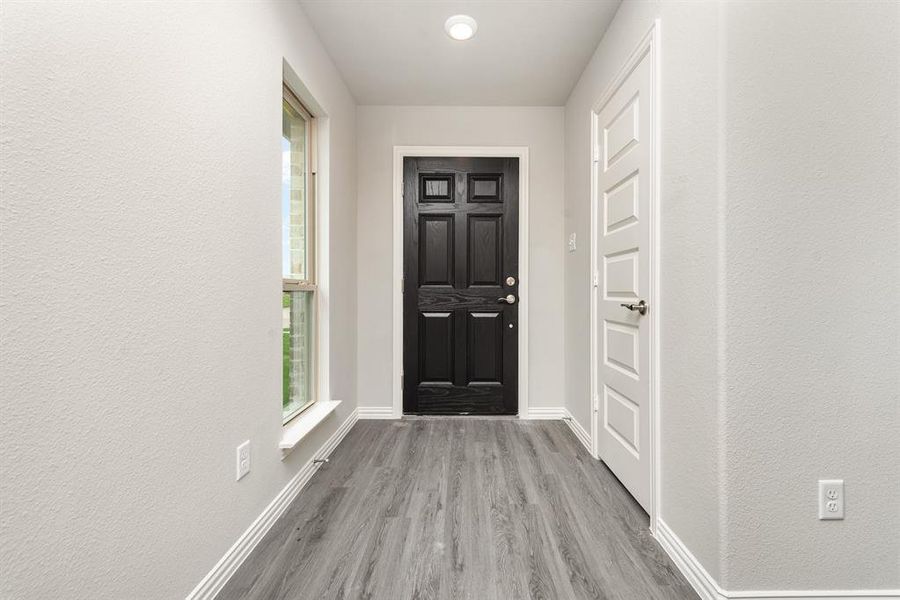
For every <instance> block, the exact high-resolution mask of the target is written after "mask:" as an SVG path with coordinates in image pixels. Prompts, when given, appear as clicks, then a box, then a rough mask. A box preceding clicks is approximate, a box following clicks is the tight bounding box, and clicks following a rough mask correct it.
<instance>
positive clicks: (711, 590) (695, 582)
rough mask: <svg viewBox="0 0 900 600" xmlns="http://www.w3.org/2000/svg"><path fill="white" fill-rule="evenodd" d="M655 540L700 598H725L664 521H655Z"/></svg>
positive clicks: (713, 599) (715, 599)
mask: <svg viewBox="0 0 900 600" xmlns="http://www.w3.org/2000/svg"><path fill="white" fill-rule="evenodd" d="M655 535H656V540H657V541H658V542H659V545H660V546H662V547H663V550H665V551H666V554H668V555H669V558H671V559H672V562H674V563H675V566H676V567H678V570H679V571H681V574H682V575H684V578H685V579H687V581H688V583H690V584H691V587H693V588H694V591H696V592H697V595H699V596H700V600H725V598H726V596H725V595H724V594H725V592H724V591H723V590H722V588H720V587H719V584H718V583H716V580H715V579H713V578H712V576H711V575H710V574H709V573H708V572H707V571H706V569H704V568H703V565H702V564H700V561H699V560H697V559H696V558H695V557H694V555H693V554H691V551H690V550H688V549H687V546H685V545H684V544H683V543H682V541H681V539H679V537H678V536H677V535H675V532H674V531H672V530H671V529H670V528H669V526H668V525H666V523H665V521H663V520H662V519H657V521H656V534H655Z"/></svg>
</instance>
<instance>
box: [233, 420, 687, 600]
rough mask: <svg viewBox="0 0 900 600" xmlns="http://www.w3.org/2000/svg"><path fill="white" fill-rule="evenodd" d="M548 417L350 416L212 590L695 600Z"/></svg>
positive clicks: (391, 597)
mask: <svg viewBox="0 0 900 600" xmlns="http://www.w3.org/2000/svg"><path fill="white" fill-rule="evenodd" d="M647 527H648V518H647V515H646V514H645V513H644V512H643V511H642V510H641V509H640V507H639V506H638V505H637V503H635V501H634V500H633V499H632V498H631V496H629V495H628V493H627V492H626V491H625V489H624V488H623V487H622V486H621V484H620V483H619V482H618V480H616V478H615V477H614V476H613V475H612V474H611V473H610V472H609V470H608V469H607V468H606V467H605V466H604V465H603V463H601V462H599V461H595V460H593V459H592V458H591V457H590V456H589V455H588V454H587V452H586V451H585V450H584V448H583V447H582V446H581V444H580V443H579V442H578V441H577V439H576V438H575V436H574V435H573V434H572V433H571V431H569V429H568V427H567V426H566V425H565V424H564V423H562V422H559V421H519V420H502V419H474V418H467V419H414V420H404V421H360V422H359V423H357V424H356V425H355V426H354V428H353V429H352V430H351V431H350V433H349V434H348V435H347V437H346V438H345V439H344V441H343V442H342V443H341V444H340V446H338V448H337V449H336V450H335V451H334V453H333V454H332V455H331V462H330V463H328V464H327V465H324V466H323V467H322V468H321V469H320V470H319V471H318V472H317V473H316V474H315V475H314V476H313V478H312V479H311V480H310V482H309V484H308V485H307V487H306V488H305V489H304V490H303V491H302V492H301V493H300V495H299V496H298V497H297V499H296V500H295V501H294V502H293V504H292V505H291V507H290V508H289V509H288V510H287V511H286V513H285V514H284V516H283V517H282V518H281V519H280V520H279V521H278V523H276V524H275V526H274V527H273V528H272V530H271V531H270V532H269V533H268V535H266V537H265V538H264V539H263V540H262V541H261V542H260V544H259V545H258V546H257V547H256V548H255V549H254V551H253V553H252V554H251V555H250V556H249V557H248V559H247V560H246V561H245V562H244V564H243V565H242V566H241V567H240V569H239V570H238V572H237V573H235V575H234V576H233V577H232V579H231V580H230V581H229V582H228V584H227V585H226V587H225V589H223V590H222V592H221V593H220V594H219V596H218V598H219V600H233V599H254V600H262V599H265V600H275V599H280V598H285V599H292V600H301V599H307V598H314V599H320V598H322V599H330V598H372V599H385V600H400V599H406V598H422V599H426V598H429V599H430V598H433V599H446V600H457V599H473V600H491V599H498V600H507V599H513V600H518V599H525V598H535V599H538V598H541V599H569V598H609V599H622V600H626V599H627V600H657V599H658V600H672V599H684V598H690V599H696V598H697V596H696V595H695V594H694V592H693V591H692V590H691V588H690V587H689V585H688V584H687V583H686V582H685V580H684V579H683V577H682V576H681V575H680V574H679V573H678V571H677V570H676V569H675V567H674V566H673V565H672V563H671V562H670V561H669V559H668V557H667V556H666V555H665V553H664V552H663V551H662V549H661V548H660V547H659V546H658V544H657V543H656V541H655V540H654V539H653V538H652V537H651V536H650V533H649V531H648V529H647Z"/></svg>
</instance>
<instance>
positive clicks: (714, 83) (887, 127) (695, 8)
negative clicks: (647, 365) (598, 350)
mask: <svg viewBox="0 0 900 600" xmlns="http://www.w3.org/2000/svg"><path fill="white" fill-rule="evenodd" d="M898 11H900V5H898V4H896V3H895V2H870V3H865V4H862V3H836V2H785V3H772V2H728V3H718V2H636V1H630V0H626V1H625V2H623V4H622V5H621V7H620V9H619V11H618V14H617V15H616V18H615V19H614V21H613V23H612V24H611V26H610V28H609V30H608V32H607V34H606V36H605V37H604V39H603V40H602V42H601V44H600V46H599V47H598V49H597V52H596V54H595V55H594V58H593V59H592V61H591V63H590V65H589V66H588V68H587V69H586V71H585V73H584V75H583V76H582V79H581V81H580V83H579V84H578V86H577V87H576V88H575V90H574V91H573V93H572V96H571V97H570V99H569V102H568V103H567V106H566V183H565V185H566V233H567V234H568V233H569V232H571V231H575V232H577V233H578V236H579V238H586V237H587V236H588V235H589V215H590V204H589V202H590V172H589V160H590V149H589V140H590V126H589V123H590V121H589V115H590V108H591V105H592V104H593V103H594V102H595V101H596V99H597V98H599V96H600V94H601V93H602V92H603V90H604V89H605V88H606V86H607V85H608V82H609V81H610V80H611V79H612V77H613V76H614V74H615V73H616V71H617V70H618V68H619V66H620V65H621V64H622V63H623V62H624V60H625V57H626V56H627V54H628V52H630V50H631V49H632V48H633V47H634V46H635V45H636V44H637V42H638V40H639V39H640V38H641V36H643V34H644V33H645V32H646V31H647V29H648V28H649V27H650V25H651V22H652V20H653V19H654V18H656V17H659V18H660V19H661V21H662V122H663V130H662V148H661V150H662V165H661V179H662V181H661V184H662V186H661V189H662V198H661V212H662V223H661V236H662V264H661V276H662V285H661V287H662V302H663V303H664V305H663V307H662V309H663V313H662V317H661V319H662V321H661V327H662V345H661V359H662V365H661V366H662V373H661V377H662V380H661V385H662V390H661V403H662V408H661V410H662V418H663V430H662V463H663V481H662V518H663V519H664V520H665V521H666V523H667V524H668V525H669V526H671V528H672V529H673V530H674V531H675V532H676V533H677V534H678V535H679V536H680V538H681V539H682V540H683V541H684V542H685V544H686V545H687V546H688V548H689V549H690V550H691V551H692V552H693V553H694V555H695V556H697V558H698V559H699V560H700V561H701V562H702V563H703V565H704V566H705V567H706V568H707V570H708V571H709V572H710V573H711V574H712V575H713V576H714V577H715V578H716V579H717V580H718V582H719V583H720V584H721V585H722V586H723V587H725V588H726V589H728V590H759V589H763V590H765V589H788V590H790V589H870V588H871V589H876V588H898V587H900V561H898V556H900V511H898V510H897V509H896V507H897V506H898V504H897V497H898V496H900V471H898V469H897V464H900V441H898V440H900V437H898V435H897V432H898V431H900V418H898V405H900V397H898V389H900V381H898V371H900V370H898V368H897V365H898V364H900V341H898V309H897V306H898V300H900V298H898V274H900V248H898V223H900V215H898V206H900V182H898V177H900V168H898V106H900V102H898V100H900V91H898V60H897V57H898V56H900V47H898V39H900V31H898V20H900V14H898ZM582 247H583V248H586V246H584V245H583V246H582ZM589 265H590V259H589V256H588V254H587V253H586V252H583V251H579V252H578V253H576V254H574V255H568V257H567V260H566V299H565V302H566V405H567V406H568V407H569V409H570V410H571V411H572V413H573V414H574V415H575V417H576V418H577V419H578V420H579V421H580V422H581V423H582V424H584V425H585V427H587V426H588V425H589V420H588V419H589V415H590V413H589V406H590V405H589V397H588V396H589V378H588V377H589V368H590V365H589V360H588V354H587V353H588V349H589V332H588V330H587V328H585V327H584V323H586V322H587V321H588V319H589V293H590V289H589V283H588V282H589ZM878 307H880V309H879V308H878ZM819 478H843V479H845V480H846V482H847V519H846V520H844V521H842V522H822V521H819V520H818V519H817V511H816V480H817V479H819Z"/></svg>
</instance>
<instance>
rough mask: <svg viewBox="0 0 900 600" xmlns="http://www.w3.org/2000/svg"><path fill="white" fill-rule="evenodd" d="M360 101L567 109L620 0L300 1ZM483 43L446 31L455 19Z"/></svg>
mask: <svg viewBox="0 0 900 600" xmlns="http://www.w3.org/2000/svg"><path fill="white" fill-rule="evenodd" d="M299 1H300V4H301V5H302V6H303V9H304V11H305V12H306V14H307V15H308V16H309V18H310V20H311V21H312V24H313V27H314V28H315V29H316V32H317V33H318V35H319V37H320V38H321V40H322V43H323V44H324V45H325V48H326V49H327V51H328V53H329V54H330V55H331V58H332V60H334V62H335V64H336V65H337V67H338V69H339V70H340V71H341V74H342V75H343V76H344V80H345V81H346V82H347V85H348V86H349V87H350V90H351V91H352V92H353V95H354V96H355V97H356V100H357V102H359V103H360V104H391V105H444V106H454V105H469V106H489V105H496V106H503V105H507V106H560V105H562V104H565V101H566V98H567V97H568V95H569V92H570V91H571V90H572V88H573V87H574V86H575V83H576V82H577V81H578V77H579V76H580V75H581V72H582V70H583V69H584V67H585V65H586V64H587V62H588V60H590V57H591V55H592V54H593V53H594V49H595V48H596V47H597V44H598V43H599V42H600V38H601V37H602V36H603V33H604V32H605V31H606V27H607V25H609V22H610V21H611V20H612V17H613V14H614V13H615V11H616V8H618V5H619V2H620V0H455V1H450V0H299ZM460 13H462V14H467V15H471V16H472V17H474V18H475V20H476V21H478V32H477V33H476V35H475V37H474V38H472V39H470V40H468V41H465V42H458V41H455V40H453V39H450V37H449V36H447V35H446V34H445V33H444V21H445V20H446V19H447V17H449V16H451V15H456V14H460Z"/></svg>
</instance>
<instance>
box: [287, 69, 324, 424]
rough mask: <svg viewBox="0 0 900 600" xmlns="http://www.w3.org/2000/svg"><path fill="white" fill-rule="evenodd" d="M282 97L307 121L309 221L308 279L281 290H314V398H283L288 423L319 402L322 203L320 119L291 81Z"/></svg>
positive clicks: (311, 368) (311, 369)
mask: <svg viewBox="0 0 900 600" xmlns="http://www.w3.org/2000/svg"><path fill="white" fill-rule="evenodd" d="M282 100H283V101H284V102H287V103H288V104H289V105H290V106H291V108H292V109H294V110H295V111H297V113H298V114H299V115H300V116H301V118H303V119H304V120H305V121H306V125H307V127H306V152H305V161H306V174H307V177H306V194H305V198H306V210H305V211H304V217H305V221H306V231H305V233H306V236H305V237H306V240H305V242H306V268H305V274H306V279H296V278H285V277H282V280H281V291H282V293H284V292H311V293H312V300H311V302H310V306H311V311H312V314H311V315H310V320H311V321H312V322H311V324H310V330H311V340H310V352H309V363H310V364H309V373H310V377H309V393H310V396H311V397H312V399H311V400H310V401H309V402H307V403H306V404H305V405H303V406H301V407H300V408H297V409H294V410H292V411H291V412H288V413H285V412H284V399H283V398H282V415H281V424H282V426H287V425H288V424H289V423H290V422H291V421H292V420H294V419H296V418H297V417H299V416H300V415H301V414H303V413H304V412H305V411H307V410H309V409H310V408H312V407H313V406H315V405H316V403H317V402H318V401H319V397H318V395H319V394H318V392H319V390H318V386H319V373H318V368H319V356H318V350H319V329H320V328H319V297H318V296H319V294H318V292H319V287H318V283H317V279H316V277H317V272H318V268H317V267H318V253H317V252H316V245H317V242H318V235H317V233H318V232H317V225H318V221H317V218H318V215H317V210H316V209H317V204H318V196H317V191H318V186H317V185H316V171H317V169H316V162H317V145H318V144H317V127H316V118H315V117H314V116H313V115H312V113H311V112H310V111H309V110H307V109H306V107H305V106H304V105H303V103H302V102H301V101H300V99H299V98H298V97H297V94H295V93H294V92H293V90H291V88H290V87H289V86H288V85H287V83H285V82H282Z"/></svg>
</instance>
